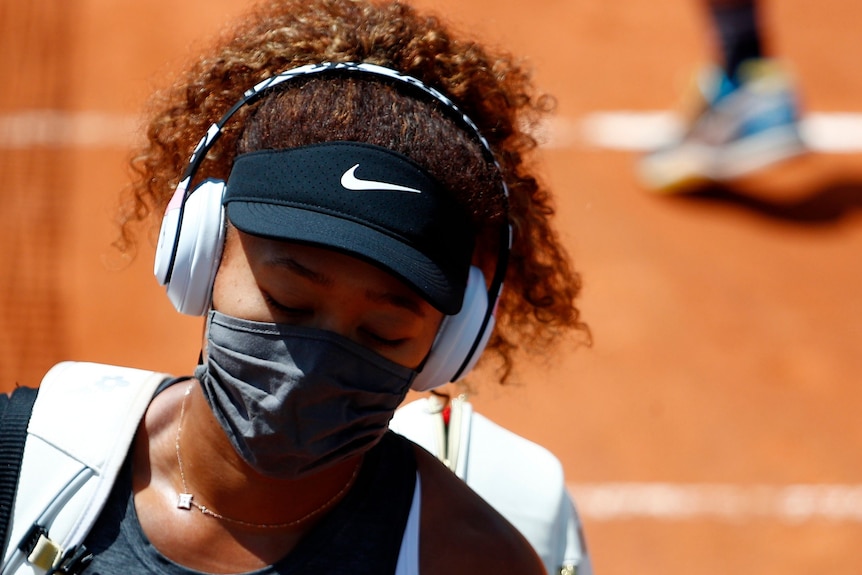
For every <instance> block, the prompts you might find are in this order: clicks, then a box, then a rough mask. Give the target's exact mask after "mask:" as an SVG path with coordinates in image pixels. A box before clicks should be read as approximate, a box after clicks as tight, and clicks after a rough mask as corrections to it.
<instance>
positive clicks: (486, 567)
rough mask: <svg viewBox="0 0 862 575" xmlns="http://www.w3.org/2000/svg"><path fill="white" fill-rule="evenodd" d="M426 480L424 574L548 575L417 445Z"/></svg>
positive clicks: (501, 521) (514, 535)
mask: <svg viewBox="0 0 862 575" xmlns="http://www.w3.org/2000/svg"><path fill="white" fill-rule="evenodd" d="M415 450H416V461H417V465H418V469H419V475H420V477H421V481H422V512H421V526H420V532H421V534H422V538H421V543H420V552H419V554H420V566H421V572H422V574H423V575H442V574H446V575H460V574H463V575H468V574H470V575H474V574H475V573H481V572H491V573H511V574H516V575H532V574H536V575H544V573H545V570H544V567H543V565H542V562H541V560H540V559H539V557H538V555H536V553H535V551H534V550H533V548H532V547H531V546H530V544H529V543H528V542H527V540H526V539H525V538H524V537H523V536H522V535H521V534H520V532H518V530H517V529H515V528H514V527H513V526H512V524H511V523H509V522H508V521H507V520H506V519H505V518H504V517H503V516H502V515H500V514H499V513H498V512H497V511H496V510H494V508H492V507H491V506H490V505H488V504H487V503H486V502H485V501H484V500H483V499H482V498H481V497H479V496H478V495H477V494H476V493H475V492H474V491H473V490H472V489H470V488H469V487H468V486H467V484H466V483H464V482H463V481H461V480H460V479H459V478H458V477H457V476H455V474H453V473H452V472H451V471H449V469H447V468H446V467H445V466H444V465H442V464H441V463H440V462H439V461H438V460H437V459H436V458H435V457H434V456H433V455H431V454H430V453H428V452H427V451H425V450H424V449H422V448H421V447H418V446H416V447H415Z"/></svg>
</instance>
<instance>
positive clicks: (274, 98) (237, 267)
mask: <svg viewBox="0 0 862 575" xmlns="http://www.w3.org/2000/svg"><path fill="white" fill-rule="evenodd" d="M333 62H334V63H337V64H331V63H333ZM347 63H349V64H347ZM285 71H291V72H288V73H287V74H282V73H283V72H285ZM280 74H281V75H280ZM272 78H277V79H278V80H277V81H276V82H273V81H272ZM414 79H415V80H414ZM276 83H278V84H279V85H278V86H275V84H276ZM253 86H255V88H254V89H251V90H250V88H251V87H253ZM438 90H439V93H438V92H437V91H438ZM247 91H249V92H247ZM243 93H251V96H249V97H248V101H247V102H246V101H244V100H243ZM449 100H451V101H452V102H449ZM234 104H237V106H236V108H235V109H234V110H232V111H231V112H229V113H228V110H230V109H231V106H234ZM547 106H548V102H547V101H546V100H545V99H542V98H538V97H536V95H534V94H533V91H532V88H531V86H530V83H529V80H528V77H527V75H526V73H525V72H524V71H522V70H521V69H520V68H519V67H518V66H517V65H516V64H515V63H514V62H513V60H512V59H511V58H510V57H508V56H507V55H503V54H491V53H490V52H488V51H487V50H486V49H485V48H483V47H482V46H480V45H479V44H476V43H474V42H471V41H468V40H461V39H458V38H456V37H454V36H453V35H451V33H450V32H449V31H448V29H447V28H446V27H445V26H444V25H443V24H442V23H441V22H440V21H439V20H438V19H436V18H434V17H431V16H426V15H422V14H420V13H418V12H416V11H415V10H413V9H412V8H410V7H408V6H406V5H404V4H401V3H398V2H384V3H380V4H377V3H370V2H366V1H352V0H275V1H271V2H265V3H263V4H260V5H259V6H257V7H256V9H255V10H253V11H252V12H250V13H249V15H248V16H247V17H245V18H244V19H242V20H241V21H239V22H237V23H236V25H234V26H232V27H231V28H230V29H229V30H227V32H226V33H225V34H224V35H223V36H222V37H220V38H218V39H217V40H216V42H215V43H214V45H213V46H212V47H210V48H209V49H208V50H206V51H204V53H203V55H202V56H201V57H200V58H199V60H198V61H197V62H196V63H195V64H194V65H193V66H192V67H191V68H190V69H189V70H188V71H187V73H186V74H185V75H184V76H183V77H182V78H180V79H179V80H178V81H177V82H176V84H175V85H174V86H173V88H172V89H171V90H169V91H166V92H165V93H164V94H162V95H160V96H159V98H158V99H157V100H156V101H155V102H154V107H153V116H152V119H151V121H150V124H149V130H148V136H149V142H148V144H147V146H146V147H144V148H143V149H142V150H141V151H140V153H139V154H138V155H137V157H136V159H135V161H134V167H135V169H136V171H137V175H138V177H137V179H136V183H135V187H134V197H133V201H132V204H131V209H130V211H129V214H130V215H129V217H128V219H127V222H126V227H125V230H126V232H127V233H126V236H125V239H126V240H127V241H130V240H131V236H130V235H129V230H131V229H132V227H133V226H134V224H135V223H136V222H137V221H141V220H146V219H147V218H148V216H149V215H150V214H162V213H164V214H165V216H164V219H163V220H162V235H161V238H160V245H159V251H158V253H157V262H156V268H157V270H156V271H157V275H158V276H159V279H160V280H161V281H162V282H163V283H165V284H166V285H167V289H168V294H169V296H170V297H171V299H172V301H173V302H174V304H175V305H176V306H177V308H178V309H179V310H180V311H183V312H185V313H193V314H205V315H206V317H207V320H206V335H205V341H204V352H203V353H202V360H203V361H202V362H201V365H200V366H198V368H197V370H196V371H195V376H194V377H193V378H186V379H183V380H182V381H179V382H175V383H177V384H175V385H170V386H167V387H166V389H164V390H163V391H161V392H160V393H159V394H158V395H157V396H156V397H155V398H154V399H153V401H152V403H151V404H150V406H149V408H148V409H147V412H146V414H145V416H144V420H143V423H142V425H141V427H140V429H139V431H138V433H137V437H136V439H135V442H134V444H133V447H132V451H131V453H130V457H129V462H128V465H127V469H126V475H125V479H122V480H121V481H119V482H118V483H117V485H116V487H115V488H114V492H113V493H112V495H111V499H110V500H109V502H108V505H107V506H106V508H105V511H104V512H103V513H102V516H101V518H100V520H99V522H98V523H97V524H96V526H95V528H94V529H93V531H92V532H91V534H90V536H89V539H88V542H87V547H88V548H89V549H90V550H91V551H93V553H94V555H95V557H94V559H93V562H92V565H91V566H90V568H89V569H90V571H91V572H94V573H117V572H135V573H139V572H154V573H162V572H164V573H183V574H185V573H196V572H205V573H245V572H259V573H306V572H309V573H310V572H312V571H314V572H320V571H326V572H330V573H331V572H341V571H343V572H345V573H347V572H350V573H416V572H421V573H423V574H425V575H429V574H434V573H439V574H443V573H445V574H453V573H454V574H457V573H465V574H466V573H476V572H479V570H480V569H481V570H483V571H485V570H489V569H490V570H491V571H496V572H501V573H502V572H505V573H542V572H543V568H542V564H541V562H540V561H539V560H538V558H537V557H536V555H535V553H534V552H533V551H532V550H531V548H530V547H529V545H528V544H527V543H526V542H525V540H524V539H523V538H522V537H521V536H520V535H519V534H518V533H517V532H516V531H515V530H514V528H512V527H511V525H509V524H508V523H507V522H506V521H505V520H504V519H503V518H502V517H501V516H500V515H498V514H497V513H496V512H495V511H493V510H492V509H491V508H490V507H489V506H488V505H487V504H485V503H484V502H483V501H482V500H480V499H479V498H478V496H476V495H475V494H474V493H473V492H472V491H470V490H469V489H468V488H466V487H465V485H464V484H463V483H462V482H461V481H460V480H458V479H457V477H455V476H454V475H452V474H451V473H450V472H449V471H448V470H447V469H445V467H443V466H442V465H441V464H440V463H439V462H438V461H437V460H436V459H435V458H434V457H433V456H432V455H430V454H429V453H427V452H425V451H424V450H422V449H420V448H418V447H416V446H415V445H413V444H410V443H409V442H406V440H403V439H398V438H397V437H396V436H394V435H393V434H391V433H388V432H387V431H386V426H387V423H388V421H389V418H390V417H391V415H392V413H393V412H394V410H395V408H396V407H397V406H398V404H399V403H400V402H401V400H402V399H403V398H404V395H405V394H406V392H407V391H408V389H409V388H410V387H411V386H412V387H413V388H414V389H429V388H432V387H435V386H437V385H442V384H444V383H446V382H447V381H449V380H450V379H455V378H457V377H460V376H461V375H463V374H464V373H466V372H467V371H469V369H470V368H471V367H472V364H473V362H475V360H476V358H477V357H478V355H479V354H481V352H482V350H483V349H485V348H486V343H487V349H488V350H489V352H491V353H492V354H493V355H496V357H497V358H498V359H499V360H500V364H499V367H500V369H502V370H503V372H504V374H507V373H508V371H509V369H510V367H511V355H512V351H513V349H514V346H515V345H516V343H515V342H517V345H519V346H523V345H525V344H533V345H535V346H543V345H545V344H547V343H548V342H550V341H551V340H552V339H554V338H555V337H556V336H558V335H559V334H560V333H561V332H563V331H566V330H583V331H584V332H585V331H586V330H585V328H584V326H583V325H582V324H581V322H580V320H579V315H578V311H577V309H576V307H575V306H574V303H573V301H574V298H575V296H576V295H577V293H578V291H579V281H578V277H577V275H576V274H575V273H574V271H573V270H572V269H571V267H570V265H569V263H568V260H567V259H566V257H565V254H564V251H563V249H562V247H561V246H560V245H559V244H558V242H557V239H556V236H555V234H554V232H553V231H552V229H551V227H550V224H549V218H550V216H551V215H552V213H553V209H552V206H551V204H550V199H549V195H548V192H547V190H545V189H544V188H542V187H541V186H540V185H539V184H538V182H537V181H536V179H535V177H534V176H533V174H532V173H531V172H530V171H529V169H528V166H527V164H526V154H527V153H528V152H529V151H530V149H531V148H533V147H534V146H535V144H534V142H533V140H532V139H531V138H530V137H529V135H528V134H527V133H525V132H524V129H525V126H528V125H529V124H530V123H531V122H534V121H535V120H536V119H537V118H538V115H539V114H540V113H541V112H543V111H545V110H546V108H547ZM462 114H466V116H467V117H464V116H463V115H462ZM220 119H221V121H219V120H220ZM213 122H217V126H216V128H209V126H210V125H211V124H212V123H213ZM208 129H209V134H210V135H209V136H208V137H205V138H204V139H203V140H200V142H198V140H199V139H200V138H201V137H202V135H203V134H205V133H208ZM216 140H217V141H216ZM196 143H198V148H197V150H196V152H195V154H194V155H193V158H192V161H191V163H190V164H189V165H188V166H186V161H185V160H186V158H187V157H188V154H189V151H190V150H191V149H192V148H194V146H195V144H196ZM184 169H185V170H186V172H185V174H184V175H182V176H181V175H180V174H181V173H182V172H183V170H184ZM208 179H215V181H209V180H208ZM225 181H226V184H225V183H224V182H225ZM190 229H191V230H192V231H189V230H190ZM222 234H224V235H223V236H222ZM202 238H203V239H202ZM510 241H511V243H512V248H511V250H509V246H508V244H509V242H510ZM187 244H188V245H187ZM202 246H203V247H202ZM504 278H505V281H506V290H505V291H503V292H502V295H501V296H500V299H499V301H496V297H497V294H498V292H499V288H500V283H501V280H502V279H504ZM495 304H498V305H497V306H495ZM495 307H496V308H497V313H496V316H494V314H493V310H494V308H495ZM495 320H496V323H497V327H496V330H494V331H493V335H490V334H491V333H492V330H493V327H494V322H495ZM453 326H454V327H453ZM463 332H467V334H468V335H467V336H465V335H464V333H463ZM489 335H490V340H488V341H487V342H486V339H487V337H488V336H489ZM486 355H487V354H486Z"/></svg>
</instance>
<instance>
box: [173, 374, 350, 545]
mask: <svg viewBox="0 0 862 575" xmlns="http://www.w3.org/2000/svg"><path fill="white" fill-rule="evenodd" d="M193 385H194V382H192V383H190V384H189V385H188V387H187V388H186V391H185V394H184V395H183V401H182V406H181V407H180V422H179V424H177V436H176V441H175V446H176V450H177V465H178V466H179V468H180V480H181V481H182V483H183V491H182V493H178V494H177V509H183V510H186V511H189V510H191V509H192V508H194V509H197V510H198V511H200V512H201V513H202V514H203V515H206V516H208V517H212V518H213V519H218V520H220V521H225V522H227V523H233V524H235V525H241V526H243V527H255V528H258V529H284V528H286V527H293V526H294V525H299V524H300V523H303V522H305V521H308V520H309V519H311V518H312V517H314V516H316V515H319V514H320V513H322V512H323V511H325V510H326V509H328V508H330V507H331V506H332V505H334V504H335V502H336V501H338V500H339V499H340V498H341V496H342V495H344V493H345V492H346V491H347V490H348V489H350V486H351V485H353V482H354V480H355V479H356V476H357V475H358V474H359V467H360V464H359V463H357V464H356V467H355V468H354V469H353V474H352V475H351V476H350V477H348V478H347V482H346V483H345V484H344V487H342V488H341V490H340V491H339V492H338V493H336V494H335V495H333V496H332V497H331V498H330V499H329V500H328V501H326V502H324V503H323V505H321V506H320V507H318V508H317V509H313V510H312V511H310V512H308V513H306V514H305V515H303V516H302V517H300V518H299V519H294V520H293V521H288V522H286V523H252V522H250V521H243V520H242V519H234V518H232V517H226V516H224V515H222V514H221V513H216V512H215V511H213V510H212V509H210V508H209V507H207V506H206V505H202V504H200V503H198V502H197V501H195V500H194V495H192V493H191V492H190V491H189V488H188V485H187V484H186V474H185V470H184V469H183V458H182V456H181V455H180V434H181V433H182V430H183V418H184V417H185V414H186V399H188V397H189V395H190V394H191V392H192V386H193Z"/></svg>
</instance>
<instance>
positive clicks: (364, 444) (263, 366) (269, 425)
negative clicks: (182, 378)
mask: <svg viewBox="0 0 862 575" xmlns="http://www.w3.org/2000/svg"><path fill="white" fill-rule="evenodd" d="M415 376H416V371H415V370H413V369H410V368H407V367H404V366H402V365H399V364H396V363H394V362H392V361H390V360H388V359H386V358H384V357H382V356H380V355H378V354H376V353H374V352H373V351H371V350H369V349H367V348H365V347H363V346H361V345H359V344H357V343H355V342H353V341H351V340H349V339H348V338H345V337H343V336H340V335H338V334H335V333H332V332H327V331H322V330H317V329H311V328H304V327H299V326H294V325H288V324H280V323H266V322H256V321H250V320H245V319H240V318H236V317H232V316H228V315H225V314H222V313H219V312H217V311H211V312H210V313H209V316H208V317H207V358H206V361H205V362H204V364H203V365H200V366H198V368H197V369H196V370H195V377H196V378H197V379H198V380H200V382H201V384H202V387H203V391H204V395H205V397H206V398H207V401H208V402H209V405H210V408H211V409H212V411H213V413H214V414H215V417H216V419H217V420H218V422H219V423H220V424H221V426H222V428H223V429H224V431H225V433H226V434H227V436H228V438H229V440H230V442H231V444H232V445H233V447H234V449H236V451H237V453H239V454H240V455H241V456H242V458H243V459H244V460H245V461H246V462H247V463H248V464H249V465H250V466H251V467H252V468H254V469H255V470H257V471H258V472H259V473H261V474H263V475H267V476H271V477H278V478H285V479H290V478H299V477H302V476H305V475H309V474H312V473H315V472H317V471H320V470H322V469H325V468H327V467H329V466H332V465H334V464H336V463H338V462H340V461H344V460H345V459H348V458H350V457H353V456H355V455H358V454H361V453H363V452H365V451H367V450H368V449H370V448H371V447H373V446H374V445H375V444H376V443H377V442H378V441H379V440H380V438H381V437H382V436H383V434H384V433H385V432H386V430H387V428H388V425H389V420H390V419H391V418H392V414H393V413H394V412H395V409H396V408H397V407H398V406H399V405H400V404H401V402H402V400H403V399H404V396H405V395H406V394H407V391H408V390H409V389H410V384H411V383H412V381H413V379H414V378H415Z"/></svg>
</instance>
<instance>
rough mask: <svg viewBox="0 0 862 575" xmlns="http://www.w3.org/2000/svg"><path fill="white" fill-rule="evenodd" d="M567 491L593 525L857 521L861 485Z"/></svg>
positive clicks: (605, 486)
mask: <svg viewBox="0 0 862 575" xmlns="http://www.w3.org/2000/svg"><path fill="white" fill-rule="evenodd" d="M568 488H569V492H570V493H571V494H572V497H573V498H574V500H575V505H576V506H577V508H578V512H579V514H580V515H581V516H582V517H584V518H588V519H590V520H594V521H621V520H630V519H648V520H657V521H684V520H712V521H727V522H740V521H750V520H756V519H761V520H769V521H778V522H781V523H788V524H798V523H802V522H805V521H811V520H816V519H820V520H828V521H840V522H852V523H862V485H830V484H795V485H772V486H770V485H725V484H702V485H701V484H674V483H597V484H578V483H570V484H569V485H568Z"/></svg>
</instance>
